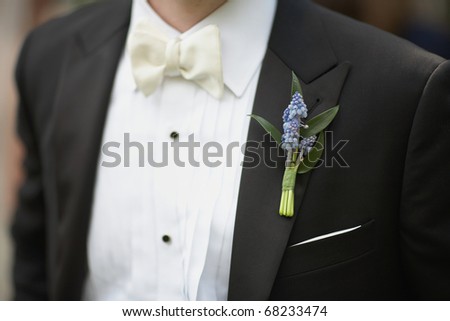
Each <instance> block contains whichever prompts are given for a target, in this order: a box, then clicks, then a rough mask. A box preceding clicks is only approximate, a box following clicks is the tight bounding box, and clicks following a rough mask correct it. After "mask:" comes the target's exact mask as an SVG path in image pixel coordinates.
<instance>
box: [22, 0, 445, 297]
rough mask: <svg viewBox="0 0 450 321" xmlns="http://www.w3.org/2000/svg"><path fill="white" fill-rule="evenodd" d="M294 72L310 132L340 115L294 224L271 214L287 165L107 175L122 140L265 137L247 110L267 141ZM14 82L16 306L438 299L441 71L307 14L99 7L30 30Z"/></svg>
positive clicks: (254, 1) (263, 8)
mask: <svg viewBox="0 0 450 321" xmlns="http://www.w3.org/2000/svg"><path fill="white" fill-rule="evenodd" d="M155 57H156V58H155ZM155 61H156V62H155ZM292 71H294V72H295V73H296V74H297V75H298V76H299V78H300V81H301V83H302V87H303V92H304V98H305V101H306V104H307V106H308V109H309V117H314V116H315V115H318V114H320V113H321V112H323V111H325V110H327V109H329V108H331V107H333V106H335V105H337V104H339V105H340V111H339V114H338V115H337V117H336V119H335V120H334V122H333V123H332V124H331V126H330V127H329V128H328V130H329V131H330V132H331V133H332V139H328V140H327V142H326V150H327V151H328V153H327V156H326V157H325V159H324V161H325V162H324V163H327V164H328V166H321V167H319V168H317V169H314V170H313V171H311V172H310V173H308V174H305V175H301V176H299V178H298V181H297V184H296V190H295V204H296V208H295V216H294V217H293V218H290V219H289V218H284V217H281V216H280V215H278V207H279V202H280V196H281V181H282V177H283V172H284V167H283V166H281V165H280V166H277V167H275V168H274V167H273V166H266V165H265V164H264V163H261V164H258V165H257V166H253V167H252V168H250V167H249V168H246V167H244V168H243V167H241V166H240V164H239V161H242V160H243V159H244V156H243V155H241V154H239V153H238V154H237V155H236V154H234V156H233V157H234V158H233V159H234V160H237V161H238V162H237V163H238V164H237V165H236V163H233V164H234V165H232V166H228V167H219V168H215V169H211V168H210V167H207V166H199V167H186V168H183V167H180V166H175V165H173V164H172V163H170V164H169V165H167V166H165V167H164V168H159V167H156V166H145V167H143V168H142V167H141V166H133V165H137V163H140V160H141V159H140V156H139V157H137V158H136V157H134V158H133V157H131V158H132V159H131V164H129V165H130V166H123V164H121V165H120V166H114V167H113V168H109V167H108V166H107V165H108V164H109V163H110V161H111V158H107V156H108V155H109V156H110V155H111V153H109V154H108V152H111V150H109V149H106V151H105V148H104V147H105V146H106V145H105V144H107V143H108V142H111V141H117V140H118V139H119V141H120V142H122V138H121V137H123V135H124V134H126V133H128V134H129V135H130V136H128V137H129V138H130V137H131V140H132V141H128V142H125V143H126V144H128V145H129V146H130V145H132V146H133V148H134V150H135V151H140V148H139V147H136V146H137V144H136V143H137V142H141V143H145V142H157V143H162V142H170V141H177V140H179V141H180V142H182V141H185V140H187V137H188V136H189V135H190V134H194V135H195V137H196V139H198V140H199V141H200V142H201V143H206V142H209V141H216V142H220V143H221V144H222V145H223V144H229V143H231V142H234V141H238V142H240V143H243V142H245V141H257V142H259V141H262V140H263V136H264V130H263V129H262V128H261V127H260V126H259V125H258V124H256V123H250V120H249V118H248V117H247V115H248V114H250V113H253V114H257V115H260V116H263V117H264V118H266V119H268V120H269V121H270V122H272V123H273V124H275V125H276V126H277V127H278V128H281V127H282V120H281V116H282V113H283V110H284V108H285V107H286V106H287V105H288V104H289V100H290V90H291V72H292ZM16 77H17V84H18V89H19V94H20V106H19V115H18V123H19V127H18V128H19V134H20V136H21V138H22V140H23V142H24V144H25V146H26V148H27V156H26V160H25V163H24V164H25V169H26V180H25V182H24V184H23V187H22V189H21V192H20V201H19V206H18V210H17V215H16V217H15V222H14V226H13V235H14V239H15V242H16V254H15V268H14V280H15V289H16V298H17V299H23V300H25V299H32V300H38V299H56V300H79V299H87V300H108V299H119V300H129V299H130V300H131V299H146V300H226V299H228V300H405V299H449V298H450V274H449V272H448V271H450V263H449V262H450V259H449V256H450V213H449V208H450V198H449V193H450V165H449V160H448V159H449V157H450V149H449V148H450V63H449V62H447V61H445V60H444V59H442V58H440V57H438V56H434V55H432V54H429V53H427V52H425V51H423V50H421V49H419V48H417V47H415V46H414V45H412V44H410V43H408V42H406V41H403V40H401V39H399V38H396V37H394V36H392V35H389V34H387V33H384V32H381V31H379V30H377V29H375V28H372V27H370V26H367V25H365V24H361V23H358V22H355V21H353V20H351V19H349V18H346V17H343V16H341V15H338V14H336V13H333V12H331V11H328V10H326V9H324V8H322V7H319V6H317V5H315V4H313V3H312V2H310V1H309V0H278V1H276V0H265V1H260V0H241V1H227V2H226V1H223V0H214V1H213V0H208V1H206V0H205V1H193V0H179V1H175V0H149V1H148V2H147V1H146V0H111V1H104V2H101V3H99V4H96V5H92V6H88V7H86V8H85V9H82V10H80V11H78V12H75V13H73V14H71V15H69V16H67V17H63V18H60V19H57V20H54V21H51V22H49V23H47V24H45V25H43V26H41V27H40V28H38V29H36V30H35V31H33V32H32V33H31V34H30V36H29V37H28V38H27V40H26V41H25V44H24V46H23V50H22V53H21V55H20V58H19V62H18V66H17V74H16ZM125 140H126V139H125ZM342 141H346V142H347V143H346V145H345V146H344V147H343V145H342V144H340V143H339V142H342ZM269 145H270V143H269V142H263V143H262V144H261V145H260V147H259V148H258V149H256V152H257V153H258V155H260V156H262V155H263V154H264V153H265V151H264V150H265V149H266V148H268V146H269ZM339 146H340V147H339ZM342 147H343V148H342ZM130 149H131V148H130ZM254 152H255V151H253V153H254ZM336 152H337V153H338V154H339V155H340V156H341V157H342V159H344V160H345V163H346V164H347V165H348V166H340V165H343V164H342V162H340V163H336V162H334V163H333V162H332V158H333V157H332V156H333V153H335V154H334V156H336ZM249 153H250V152H249V151H248V150H247V156H248V155H249ZM330 155H331V156H330ZM120 156H121V157H122V156H123V155H122V154H121V155H120ZM327 158H330V159H327ZM282 161H283V160H281V162H280V163H279V164H282V163H283V162H282ZM105 164H106V165H105Z"/></svg>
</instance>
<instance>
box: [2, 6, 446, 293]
mask: <svg viewBox="0 0 450 321" xmlns="http://www.w3.org/2000/svg"><path fill="white" fill-rule="evenodd" d="M93 1H95V0H0V39H1V44H2V46H1V49H0V64H1V65H0V67H1V69H0V70H1V73H0V300H8V299H9V298H10V297H11V293H12V291H11V275H10V273H11V255H12V251H13V245H12V243H11V240H10V237H9V225H10V222H11V219H12V216H13V212H14V207H15V201H16V199H15V198H16V190H17V188H18V186H19V184H20V181H21V179H22V173H21V161H22V160H21V159H22V155H23V151H22V149H21V146H20V143H19V142H18V141H17V138H16V136H15V112H16V103H17V97H16V92H15V87H14V81H13V71H14V65H15V62H16V58H17V54H18V51H19V49H20V46H21V43H22V41H23V39H24V37H25V35H26V34H27V33H28V32H29V31H30V30H31V29H32V28H34V27H35V26H37V25H39V24H41V23H43V22H45V21H46V20H48V19H51V18H52V17H55V16H58V15H62V14H65V13H67V12H70V11H71V10H75V9H76V8H77V7H79V6H81V5H85V4H87V3H88V2H93ZM97 1H99V0H97ZM101 1H108V0H101ZM239 1H245V0H239ZM262 1H264V0H262ZM315 1H316V2H318V3H320V4H322V5H324V6H327V7H329V8H332V9H333V10H336V11H339V12H341V13H343V14H345V15H348V16H351V17H352V18H355V19H358V20H361V21H364V22H367V23H370V24H372V25H375V26H377V27H379V28H382V29H384V30H386V31H389V32H391V33H395V34H397V35H399V36H401V37H404V38H406V39H408V40H410V41H412V42H414V43H416V44H417V45H419V46H421V47H423V48H425V49H427V50H429V51H432V52H435V53H437V54H439V55H441V56H443V57H445V58H447V59H450V0H315ZM355 45H357V44H355Z"/></svg>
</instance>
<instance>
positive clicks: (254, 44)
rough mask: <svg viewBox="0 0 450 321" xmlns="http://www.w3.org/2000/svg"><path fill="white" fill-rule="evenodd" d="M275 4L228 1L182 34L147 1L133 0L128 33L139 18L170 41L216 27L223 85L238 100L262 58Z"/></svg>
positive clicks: (267, 0) (255, 0)
mask: <svg viewBox="0 0 450 321" xmlns="http://www.w3.org/2000/svg"><path fill="white" fill-rule="evenodd" d="M276 5H277V0H264V1H261V0H228V1H227V2H226V3H225V4H224V5H222V6H221V7H220V8H219V9H217V10H216V11H214V12H213V13H211V15H209V16H208V17H206V18H205V19H203V20H202V21H200V22H199V23H197V24H196V25H195V26H193V27H192V28H191V29H189V30H188V31H186V32H184V33H182V34H181V33H180V32H179V31H177V30H176V29H174V28H173V27H171V26H170V25H169V24H167V23H166V22H165V21H164V20H162V19H161V18H160V17H159V16H158V14H157V13H156V12H155V11H154V10H153V9H152V7H151V6H150V5H149V4H148V3H147V0H133V9H132V12H131V25H130V26H131V28H130V32H131V30H132V29H133V26H134V25H135V24H136V23H137V22H138V21H140V20H142V19H147V20H150V21H151V22H153V23H154V24H155V26H156V27H158V28H160V29H161V31H162V32H164V33H166V35H167V36H168V37H170V38H174V37H177V36H179V37H181V38H184V37H187V36H189V34H191V33H193V32H195V31H197V30H199V29H201V28H203V27H205V26H207V25H210V24H215V25H217V26H218V27H219V30H220V35H221V41H222V43H221V45H222V64H223V77H224V82H225V85H226V86H227V87H228V88H229V89H230V90H231V91H232V92H233V93H234V94H235V95H236V96H238V97H240V96H242V94H243V93H244V92H245V90H246V88H247V86H248V85H249V83H250V80H251V79H252V77H253V75H254V74H255V72H256V71H257V70H258V68H259V66H260V65H261V63H262V60H263V59H264V55H265V53H266V50H267V44H268V42H269V37H270V32H271V29H272V23H273V19H274V16H275V10H276Z"/></svg>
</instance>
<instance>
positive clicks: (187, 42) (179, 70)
mask: <svg viewBox="0 0 450 321" xmlns="http://www.w3.org/2000/svg"><path fill="white" fill-rule="evenodd" d="M128 50H129V53H130V57H131V64H132V68H133V76H134V79H135V81H136V85H137V87H138V88H139V89H140V90H141V91H142V93H143V94H144V95H146V96H149V95H150V94H152V93H153V92H154V91H155V90H156V88H157V87H158V86H159V85H160V84H161V82H162V81H163V78H164V76H169V77H177V76H182V77H183V78H185V79H187V80H192V81H194V82H195V83H197V84H198V85H199V86H200V87H201V88H203V89H204V90H206V91H207V92H208V93H210V94H211V95H212V96H213V97H215V98H217V99H220V98H221V97H222V95H223V91H224V83H223V73H222V59H221V48H220V35H219V28H218V27H217V26H215V25H209V26H206V27H204V28H202V29H200V30H198V31H196V32H195V33H193V34H191V35H189V36H188V37H187V38H186V39H183V40H181V39H180V38H176V39H172V40H171V39H169V38H168V37H166V36H165V35H164V34H163V33H162V32H161V31H160V30H158V29H156V28H155V27H153V26H152V25H151V23H149V22H148V21H141V22H139V23H138V24H137V25H136V27H135V29H134V30H133V32H132V33H131V35H130V38H129V40H128Z"/></svg>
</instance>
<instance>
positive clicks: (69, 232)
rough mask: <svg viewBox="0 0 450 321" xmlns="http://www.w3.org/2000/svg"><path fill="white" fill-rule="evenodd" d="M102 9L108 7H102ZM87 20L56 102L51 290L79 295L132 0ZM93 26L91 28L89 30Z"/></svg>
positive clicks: (72, 296)
mask: <svg viewBox="0 0 450 321" xmlns="http://www.w3.org/2000/svg"><path fill="white" fill-rule="evenodd" d="M105 8H106V9H105ZM102 9H105V10H103V11H100V10H98V11H97V13H96V14H94V16H95V17H93V16H91V20H90V21H88V22H87V23H85V25H84V27H82V28H81V29H80V32H78V33H77V34H76V35H75V36H74V38H73V40H72V42H71V43H70V45H69V46H68V48H67V53H66V61H65V68H64V71H63V74H62V77H61V82H60V89H59V91H58V94H57V99H56V102H55V109H56V115H57V116H56V120H55V123H54V133H53V137H54V149H53V151H54V163H55V164H56V168H55V174H56V186H57V194H58V197H57V203H58V213H59V223H58V245H57V246H58V247H59V248H61V249H62V248H64V249H66V250H65V251H59V253H60V255H59V256H58V257H57V258H56V260H57V262H56V264H57V268H56V271H55V274H56V280H55V281H56V282H54V283H53V284H55V287H54V288H53V289H52V292H53V295H54V297H56V298H60V299H79V298H80V296H81V289H82V284H83V280H84V278H85V274H86V267H87V259H86V257H87V256H86V254H87V253H86V239H87V233H88V227H89V221H90V212H91V205H92V197H93V189H94V180H95V175H96V168H97V160H98V154H99V150H100V144H101V138H102V133H103V126H104V122H105V117H106V113H107V108H108V105H109V99H110V94H111V89H112V86H113V81H114V78H115V72H116V68H117V65H118V62H119V59H120V56H121V53H122V51H123V48H124V44H125V39H126V35H127V29H128V24H129V17H130V1H123V0H122V1H114V2H113V3H112V4H111V5H109V6H108V7H107V6H105V7H102ZM93 31H95V32H93Z"/></svg>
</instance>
